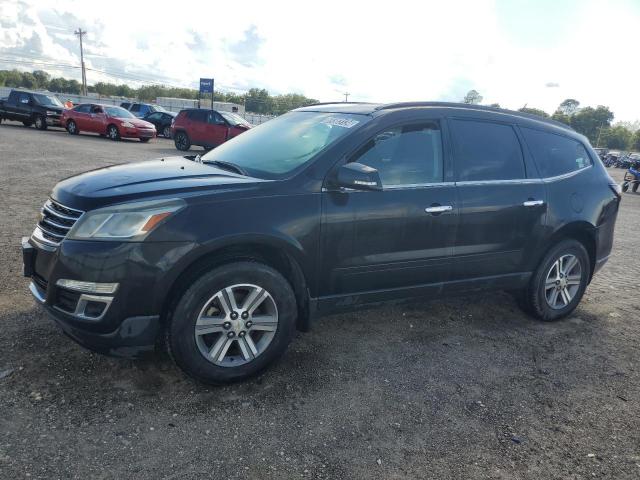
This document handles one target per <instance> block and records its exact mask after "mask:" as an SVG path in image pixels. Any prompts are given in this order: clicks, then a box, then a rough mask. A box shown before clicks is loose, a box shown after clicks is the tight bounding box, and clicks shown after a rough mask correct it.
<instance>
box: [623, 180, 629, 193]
mask: <svg viewBox="0 0 640 480" xmlns="http://www.w3.org/2000/svg"><path fill="white" fill-rule="evenodd" d="M627 190H629V182H624V183H623V184H622V191H623V192H626V191H627Z"/></svg>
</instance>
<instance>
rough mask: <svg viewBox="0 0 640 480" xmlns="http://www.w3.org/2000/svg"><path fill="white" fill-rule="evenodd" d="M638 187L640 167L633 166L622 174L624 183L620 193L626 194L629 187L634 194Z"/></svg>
mask: <svg viewBox="0 0 640 480" xmlns="http://www.w3.org/2000/svg"><path fill="white" fill-rule="evenodd" d="M638 185H640V165H639V164H637V163H636V164H634V165H631V166H630V167H629V170H627V171H626V172H625V174H624V182H622V191H623V192H626V191H628V190H629V187H631V191H632V192H633V193H636V192H637V191H638Z"/></svg>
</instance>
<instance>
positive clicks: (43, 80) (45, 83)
mask: <svg viewBox="0 0 640 480" xmlns="http://www.w3.org/2000/svg"><path fill="white" fill-rule="evenodd" d="M33 77H34V78H35V79H36V88H42V89H43V90H47V89H48V88H49V80H51V75H49V74H48V73H47V72H45V71H44V70H36V71H34V72H33Z"/></svg>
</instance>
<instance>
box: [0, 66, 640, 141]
mask: <svg viewBox="0 0 640 480" xmlns="http://www.w3.org/2000/svg"><path fill="white" fill-rule="evenodd" d="M0 86H6V87H20V88H29V89H43V90H49V91H51V92H59V93H70V94H75V95H79V94H80V91H81V88H82V86H81V84H80V82H78V81H77V80H70V79H67V78H63V77H52V76H51V75H49V74H48V73H47V72H45V71H43V70H35V71H33V72H21V71H18V70H0ZM88 90H89V92H92V93H97V94H99V95H104V96H115V97H127V98H138V99H140V100H141V101H147V102H148V101H154V100H155V99H156V98H157V97H175V98H186V99H193V100H195V99H197V98H198V90H196V89H193V88H178V87H170V86H165V85H143V86H141V87H139V88H132V87H130V86H128V85H125V84H114V83H107V82H98V83H95V84H93V85H89V86H88ZM202 99H203V101H204V102H206V101H207V100H209V99H211V96H210V95H205V96H203V97H202ZM213 99H214V101H217V102H232V103H236V104H239V105H244V106H245V110H246V111H247V112H253V113H261V114H266V115H280V114H282V113H285V112H288V111H289V110H293V109H294V108H298V107H304V106H307V105H313V104H314V103H318V100H316V99H313V98H307V97H305V96H304V95H300V94H297V93H287V94H284V95H271V94H270V93H269V92H268V90H266V89H264V88H252V89H250V90H249V91H248V92H246V93H234V92H225V91H218V92H215V93H214V95H213ZM482 100H483V97H482V95H480V93H478V92H477V91H476V90H470V91H469V92H468V93H467V94H466V95H465V97H464V98H463V99H462V102H463V103H468V104H480V103H481V102H482ZM205 104H206V103H205ZM490 106H492V107H496V108H500V105H499V104H497V103H494V104H491V105H490ZM519 111H521V112H525V113H531V114H534V115H538V116H541V117H544V118H551V119H553V120H557V121H559V122H562V123H564V124H567V125H569V126H571V127H572V128H573V129H574V130H576V131H577V132H579V133H581V134H583V135H584V136H586V137H587V138H588V139H589V141H590V142H591V144H592V145H593V146H596V147H604V148H611V149H620V150H636V151H640V122H617V123H615V124H612V122H613V118H614V115H613V112H612V111H611V110H610V109H609V107H606V106H603V105H598V106H597V107H595V108H594V107H584V108H582V107H581V106H580V102H579V101H578V100H575V99H572V98H568V99H566V100H564V101H563V102H562V103H560V105H558V108H557V109H556V110H555V112H553V113H552V114H549V113H547V112H545V111H544V110H541V109H539V108H534V107H529V106H524V107H522V108H520V109H519Z"/></svg>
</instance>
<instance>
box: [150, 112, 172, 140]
mask: <svg viewBox="0 0 640 480" xmlns="http://www.w3.org/2000/svg"><path fill="white" fill-rule="evenodd" d="M176 115H177V114H175V113H173V112H152V113H148V114H147V115H145V116H144V120H146V121H147V122H149V123H153V125H154V126H155V127H156V131H157V132H158V133H162V136H163V137H165V138H171V124H172V123H173V119H174V118H176Z"/></svg>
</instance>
